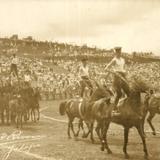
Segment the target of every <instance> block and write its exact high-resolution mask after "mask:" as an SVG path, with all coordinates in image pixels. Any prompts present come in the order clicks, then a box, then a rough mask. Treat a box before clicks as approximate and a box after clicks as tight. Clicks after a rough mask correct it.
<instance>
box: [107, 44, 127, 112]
mask: <svg viewBox="0 0 160 160" xmlns="http://www.w3.org/2000/svg"><path fill="white" fill-rule="evenodd" d="M112 65H114V72H115V74H114V80H113V87H114V89H115V92H116V98H115V103H114V104H115V105H114V110H113V113H119V110H118V107H117V104H118V102H119V99H120V98H121V97H122V91H123V92H124V93H125V94H126V95H127V97H128V96H129V93H130V91H129V86H128V84H127V83H126V70H125V60H124V58H123V57H122V55H121V47H116V48H115V56H114V58H113V59H112V60H111V61H110V63H109V64H108V65H107V66H106V68H105V71H106V70H108V68H109V67H110V66H112Z"/></svg>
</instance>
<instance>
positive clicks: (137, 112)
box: [101, 80, 148, 158]
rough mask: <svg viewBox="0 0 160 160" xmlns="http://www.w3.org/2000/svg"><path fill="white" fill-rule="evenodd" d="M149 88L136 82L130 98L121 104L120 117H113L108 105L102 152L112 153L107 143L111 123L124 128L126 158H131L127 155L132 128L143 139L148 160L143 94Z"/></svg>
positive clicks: (110, 106) (103, 128)
mask: <svg viewBox="0 0 160 160" xmlns="http://www.w3.org/2000/svg"><path fill="white" fill-rule="evenodd" d="M147 90H148V87H147V86H146V84H144V83H143V82H142V81H139V80H137V81H134V83H133V85H132V88H130V96H129V97H128V98H126V99H125V100H123V101H121V102H120V103H119V110H120V113H121V114H120V115H118V116H113V115H112V108H113V106H112V105H106V106H105V107H106V112H105V113H106V115H105V118H104V120H103V122H102V123H103V125H102V126H103V127H102V141H101V145H102V146H101V150H102V151H103V150H104V149H107V151H108V153H112V151H111V150H110V148H109V146H108V142H107V132H108V128H109V125H110V123H111V122H114V123H116V124H119V125H122V126H123V127H124V146H123V152H124V154H125V158H129V155H128V153H127V144H128V134H129V129H130V128H131V127H135V128H136V129H137V131H138V133H139V135H140V137H141V139H142V142H143V150H144V153H145V158H148V151H147V146H146V140H145V135H144V132H143V122H144V118H143V115H144V113H143V109H142V107H141V93H143V92H146V91H147Z"/></svg>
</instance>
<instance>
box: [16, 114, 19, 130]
mask: <svg viewBox="0 0 160 160" xmlns="http://www.w3.org/2000/svg"><path fill="white" fill-rule="evenodd" d="M16 126H17V128H18V127H19V113H18V114H17V116H16Z"/></svg>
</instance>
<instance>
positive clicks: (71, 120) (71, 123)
mask: <svg viewBox="0 0 160 160" xmlns="http://www.w3.org/2000/svg"><path fill="white" fill-rule="evenodd" d="M73 120H74V118H72V119H70V126H71V130H72V132H73V135H74V137H76V133H75V131H74V127H73Z"/></svg>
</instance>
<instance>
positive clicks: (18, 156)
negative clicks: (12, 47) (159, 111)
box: [0, 101, 160, 160]
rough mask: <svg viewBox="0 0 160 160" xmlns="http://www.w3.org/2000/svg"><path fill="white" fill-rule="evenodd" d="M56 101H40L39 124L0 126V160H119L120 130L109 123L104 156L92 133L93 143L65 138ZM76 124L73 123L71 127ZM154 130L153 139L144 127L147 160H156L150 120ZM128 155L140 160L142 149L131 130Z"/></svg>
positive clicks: (158, 152) (159, 152) (159, 142)
mask: <svg viewBox="0 0 160 160" xmlns="http://www.w3.org/2000/svg"><path fill="white" fill-rule="evenodd" d="M58 105H59V101H42V102H41V119H40V121H39V122H37V123H34V122H27V124H25V125H24V128H23V129H22V130H18V129H16V128H15V127H14V126H1V131H0V160H38V159H41V160H123V159H124V156H123V151H122V148H123V128H122V127H121V126H118V125H115V124H112V125H111V126H110V129H109V135H108V141H109V145H110V148H111V149H112V151H113V154H112V155H108V154H107V152H106V151H104V152H102V151H100V143H99V140H98V138H97V136H96V134H95V140H96V143H95V144H92V143H91V141H90V139H89V138H87V139H83V138H81V134H80V136H79V137H78V138H76V139H75V138H72V139H68V137H67V123H66V121H67V117H66V116H60V115H59V113H58ZM75 125H76V124H75ZM154 125H155V126H156V129H157V131H158V134H157V135H156V136H153V135H152V134H151V133H150V129H149V127H148V124H146V125H145V129H146V131H147V145H148V150H149V153H150V160H160V129H159V125H160V117H159V116H158V115H157V116H156V118H155V119H154ZM128 152H129V154H130V159H131V160H143V159H144V158H143V149H142V143H141V140H140V137H139V136H138V133H137V131H136V130H135V129H134V128H133V129H131V132H130V135H129V145H128Z"/></svg>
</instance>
